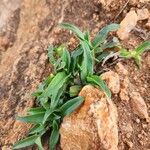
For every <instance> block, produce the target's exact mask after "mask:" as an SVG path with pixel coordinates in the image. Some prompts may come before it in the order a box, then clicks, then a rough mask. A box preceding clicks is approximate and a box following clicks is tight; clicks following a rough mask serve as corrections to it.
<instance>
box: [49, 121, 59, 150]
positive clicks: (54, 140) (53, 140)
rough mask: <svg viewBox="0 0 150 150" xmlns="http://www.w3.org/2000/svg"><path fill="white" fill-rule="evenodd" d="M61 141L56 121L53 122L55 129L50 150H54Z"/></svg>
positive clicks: (51, 137) (50, 142)
mask: <svg viewBox="0 0 150 150" xmlns="http://www.w3.org/2000/svg"><path fill="white" fill-rule="evenodd" d="M58 140H59V128H58V124H57V122H56V121H53V129H52V133H51V136H50V141H49V146H50V149H51V150H53V149H54V148H55V146H56V144H57V142H58Z"/></svg>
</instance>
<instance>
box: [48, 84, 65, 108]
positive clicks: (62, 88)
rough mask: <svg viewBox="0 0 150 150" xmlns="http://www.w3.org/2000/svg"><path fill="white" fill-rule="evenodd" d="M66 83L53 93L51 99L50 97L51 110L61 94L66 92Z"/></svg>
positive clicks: (57, 102)
mask: <svg viewBox="0 0 150 150" xmlns="http://www.w3.org/2000/svg"><path fill="white" fill-rule="evenodd" d="M66 85H67V84H66V83H64V85H63V86H62V87H61V88H60V89H58V90H57V91H54V93H53V95H52V97H51V106H50V107H51V108H55V107H56V106H57V105H58V104H59V101H60V97H61V96H62V94H63V93H64V91H65V90H66Z"/></svg>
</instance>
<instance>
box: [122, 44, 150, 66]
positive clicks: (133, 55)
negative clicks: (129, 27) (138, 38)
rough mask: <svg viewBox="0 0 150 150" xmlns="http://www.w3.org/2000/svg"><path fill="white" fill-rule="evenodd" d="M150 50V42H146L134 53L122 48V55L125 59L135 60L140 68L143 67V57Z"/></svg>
mask: <svg viewBox="0 0 150 150" xmlns="http://www.w3.org/2000/svg"><path fill="white" fill-rule="evenodd" d="M147 50H150V41H146V42H144V43H142V44H141V45H140V46H138V47H137V48H136V49H134V50H132V51H127V50H126V49H124V48H122V49H121V51H120V55H121V56H122V57H125V58H134V60H135V62H136V64H137V65H138V67H140V66H141V55H142V53H143V52H144V51H147Z"/></svg>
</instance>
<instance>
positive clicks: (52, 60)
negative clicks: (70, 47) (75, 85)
mask: <svg viewBox="0 0 150 150" xmlns="http://www.w3.org/2000/svg"><path fill="white" fill-rule="evenodd" d="M48 58H49V61H50V63H51V64H53V65H54V64H55V63H56V60H55V58H54V47H53V46H52V45H50V46H49V47H48Z"/></svg>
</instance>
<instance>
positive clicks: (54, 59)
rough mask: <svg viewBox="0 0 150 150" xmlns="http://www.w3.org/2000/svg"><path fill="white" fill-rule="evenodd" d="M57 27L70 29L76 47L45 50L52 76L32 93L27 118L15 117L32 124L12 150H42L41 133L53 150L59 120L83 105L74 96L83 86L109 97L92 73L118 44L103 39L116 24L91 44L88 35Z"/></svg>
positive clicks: (79, 98)
mask: <svg viewBox="0 0 150 150" xmlns="http://www.w3.org/2000/svg"><path fill="white" fill-rule="evenodd" d="M61 27H62V28H65V29H69V30H71V31H72V32H73V33H74V34H75V35H76V37H77V38H78V39H79V46H78V47H77V48H76V49H75V50H74V51H73V52H71V53H70V52H69V51H68V49H67V47H66V46H65V45H61V46H59V47H53V46H49V47H48V58H49V61H50V63H51V64H52V65H53V73H54V74H50V75H49V76H48V77H47V79H46V80H45V81H44V82H43V83H41V84H40V85H39V86H38V88H37V90H36V91H35V92H34V93H33V94H32V96H34V97H35V100H36V103H37V107H35V108H30V109H29V110H28V112H27V116H24V117H17V119H18V120H20V121H23V122H27V123H32V124H33V128H32V129H31V130H30V131H29V133H28V137H27V138H25V139H23V140H21V141H19V142H17V143H16V144H14V147H13V149H20V148H23V147H27V146H31V145H33V144H36V145H37V146H38V148H39V150H43V146H42V142H41V139H42V137H43V136H44V134H49V137H50V138H49V148H50V149H51V150H52V149H55V146H56V144H57V143H58V141H59V127H60V124H61V122H62V119H63V118H64V117H65V116H66V115H70V114H71V113H72V112H73V111H74V110H75V109H77V108H78V107H79V106H80V105H81V104H82V103H83V102H84V97H81V96H78V93H79V92H80V90H81V88H82V87H83V86H84V85H86V84H93V85H96V86H99V88H101V89H102V90H103V91H104V92H105V94H106V95H107V96H108V97H111V92H110V90H109V89H108V88H107V86H106V84H105V82H104V81H103V80H102V79H101V77H100V76H99V75H97V74H96V72H95V70H94V66H95V64H96V63H99V62H100V61H101V60H102V56H103V57H105V56H106V54H105V55H104V50H105V49H107V48H113V47H115V46H116V45H117V44H118V41H117V40H112V41H109V40H108V39H107V36H108V33H109V32H111V31H115V30H117V29H118V28H119V25H118V24H110V25H108V26H106V27H104V28H102V29H101V30H100V32H99V33H98V34H97V35H96V37H95V38H94V39H93V40H92V41H91V40H90V35H89V32H84V33H83V32H81V31H80V30H79V29H78V28H77V27H76V26H74V25H71V24H68V23H62V24H61ZM107 55H108V54H107ZM99 58H100V59H99Z"/></svg>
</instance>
